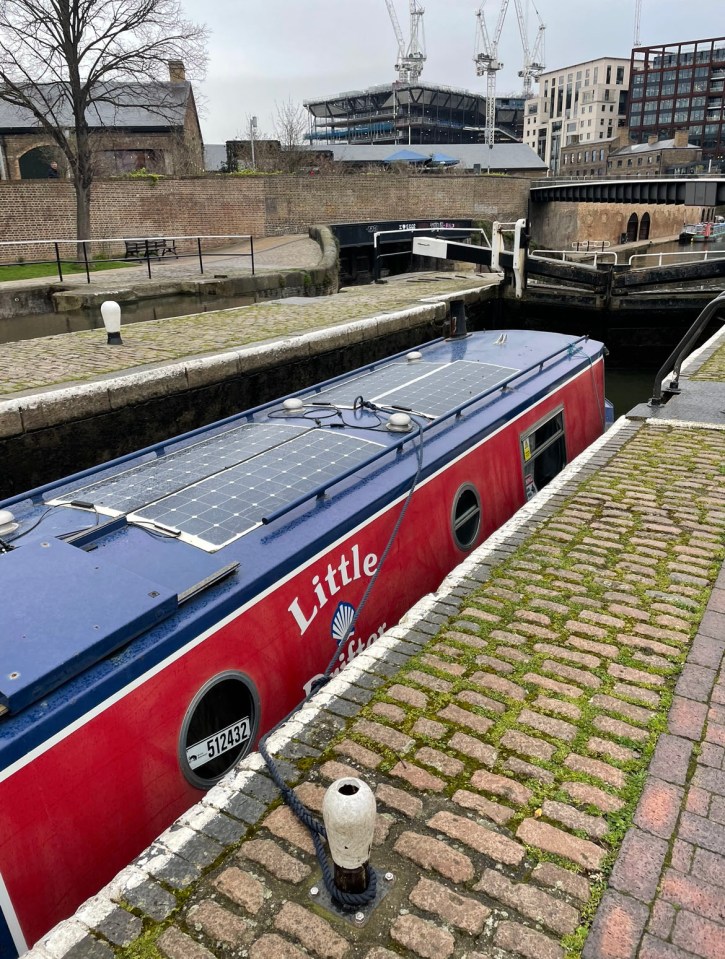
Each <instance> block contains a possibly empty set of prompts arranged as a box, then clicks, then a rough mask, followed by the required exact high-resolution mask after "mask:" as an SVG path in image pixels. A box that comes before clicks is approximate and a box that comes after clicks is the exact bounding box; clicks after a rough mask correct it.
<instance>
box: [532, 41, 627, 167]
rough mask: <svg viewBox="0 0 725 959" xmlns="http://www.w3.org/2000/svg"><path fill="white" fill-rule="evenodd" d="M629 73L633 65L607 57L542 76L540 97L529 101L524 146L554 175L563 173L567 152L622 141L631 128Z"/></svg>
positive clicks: (540, 79)
mask: <svg viewBox="0 0 725 959" xmlns="http://www.w3.org/2000/svg"><path fill="white" fill-rule="evenodd" d="M629 71H630V61H629V60H626V59H620V58H617V57H601V58H600V59H598V60H589V61H587V62H585V63H576V64H574V65H573V66H569V67H563V68H562V69H560V70H549V71H547V72H546V73H542V74H541V77H540V78H539V81H538V82H539V94H538V96H535V97H532V98H531V99H530V100H527V101H526V116H525V118H524V143H526V144H528V145H529V146H530V147H531V148H532V149H534V150H536V152H537V153H538V154H539V156H540V157H541V159H542V160H543V161H544V162H545V163H546V164H547V166H548V167H549V169H550V170H551V172H552V173H558V172H559V171H560V165H561V149H562V147H565V146H567V145H569V144H572V143H580V144H582V145H586V146H587V147H588V149H589V150H590V151H591V150H593V149H594V148H595V147H596V146H597V144H598V143H599V141H600V140H611V139H612V138H614V137H616V136H617V130H618V129H619V127H620V126H622V125H623V124H624V123H625V122H626V116H627V92H628V89H629Z"/></svg>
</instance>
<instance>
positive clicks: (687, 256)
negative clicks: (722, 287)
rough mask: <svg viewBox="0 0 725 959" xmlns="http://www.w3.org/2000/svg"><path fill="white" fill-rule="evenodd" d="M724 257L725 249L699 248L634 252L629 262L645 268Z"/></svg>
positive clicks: (635, 267) (642, 268) (631, 264)
mask: <svg viewBox="0 0 725 959" xmlns="http://www.w3.org/2000/svg"><path fill="white" fill-rule="evenodd" d="M722 259H725V250H720V251H718V250H702V252H700V251H699V250H697V251H696V250H687V251H685V250H683V251H682V252H680V253H633V254H632V256H630V258H629V260H628V261H627V262H628V264H629V266H630V267H631V269H633V270H636V269H639V270H644V269H646V268H647V267H648V266H665V265H666V262H667V263H700V262H702V261H704V260H722ZM640 261H642V265H641V266H638V265H637V264H639V263H640ZM652 261H655V262H652ZM665 261H666V262H665Z"/></svg>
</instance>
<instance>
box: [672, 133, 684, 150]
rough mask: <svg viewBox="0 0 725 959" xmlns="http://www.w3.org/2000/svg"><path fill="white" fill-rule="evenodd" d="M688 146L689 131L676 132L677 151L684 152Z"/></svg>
mask: <svg viewBox="0 0 725 959" xmlns="http://www.w3.org/2000/svg"><path fill="white" fill-rule="evenodd" d="M686 146H687V130H675V149H676V150H684V149H685V147H686Z"/></svg>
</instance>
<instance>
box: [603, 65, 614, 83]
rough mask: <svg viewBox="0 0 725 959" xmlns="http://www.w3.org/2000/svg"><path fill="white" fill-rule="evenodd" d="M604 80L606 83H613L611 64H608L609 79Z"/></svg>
mask: <svg viewBox="0 0 725 959" xmlns="http://www.w3.org/2000/svg"><path fill="white" fill-rule="evenodd" d="M604 82H605V83H611V82H612V67H611V65H608V66H607V79H606V80H605V81H604Z"/></svg>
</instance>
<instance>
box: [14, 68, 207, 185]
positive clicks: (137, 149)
mask: <svg viewBox="0 0 725 959" xmlns="http://www.w3.org/2000/svg"><path fill="white" fill-rule="evenodd" d="M44 93H45V94H46V95H47V96H51V95H54V96H55V99H56V100H57V101H58V102H61V103H62V90H60V91H55V90H51V88H50V87H48V89H47V90H46V91H44ZM113 99H114V101H115V102H113V103H105V102H103V101H101V100H99V101H96V102H95V103H94V104H93V105H92V106H91V107H90V108H89V109H88V111H87V114H86V116H87V120H88V124H89V127H90V130H91V137H92V142H93V151H94V162H95V167H96V174H97V175H99V176H114V175H122V174H124V173H132V172H134V171H136V170H140V169H142V168H143V169H145V170H147V171H148V172H150V173H160V174H164V175H166V176H179V175H181V174H193V173H201V172H202V171H203V169H204V160H203V150H204V145H203V142H202V136H201V128H200V126H199V117H198V115H197V111H196V104H195V102H194V93H193V90H192V88H191V84H190V83H189V82H188V81H187V80H186V75H185V71H184V65H183V63H181V61H178V60H172V61H170V62H169V80H168V81H165V82H156V83H143V84H141V83H127V84H122V85H116V86H115V87H114V92H113ZM68 106H69V104H68ZM66 110H67V106H66V105H65V104H64V105H62V106H61V107H60V108H59V109H58V111H57V113H58V114H61V116H60V117H59V121H60V123H61V124H62V125H63V126H65V125H66V123H64V122H63V116H62V114H63V112H64V111H66ZM67 125H68V126H71V125H72V121H71V118H70V113H68V118H67ZM52 160H56V161H57V162H58V165H59V168H60V171H61V176H63V175H64V173H65V167H66V161H65V158H64V157H63V154H62V152H61V151H60V148H59V147H58V146H57V144H56V143H55V142H54V141H53V139H52V138H51V137H50V136H48V134H47V133H45V132H44V131H43V130H42V129H41V128H40V126H39V124H38V122H37V120H36V119H35V117H34V116H33V115H32V114H31V113H30V112H29V111H28V110H23V109H20V108H18V107H15V106H13V105H11V104H9V103H6V102H4V101H0V179H3V180H33V179H42V178H45V177H46V176H47V175H48V165H49V163H50V161H52Z"/></svg>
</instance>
